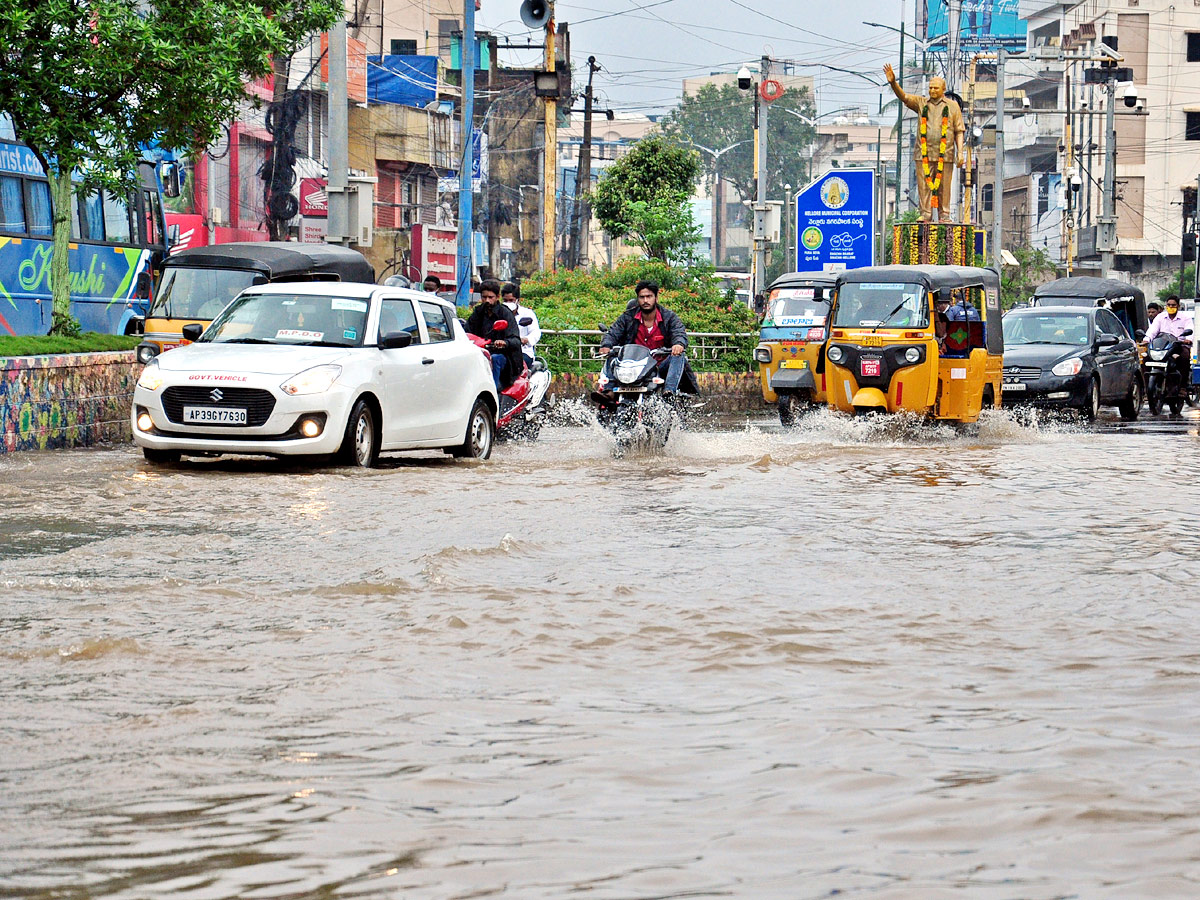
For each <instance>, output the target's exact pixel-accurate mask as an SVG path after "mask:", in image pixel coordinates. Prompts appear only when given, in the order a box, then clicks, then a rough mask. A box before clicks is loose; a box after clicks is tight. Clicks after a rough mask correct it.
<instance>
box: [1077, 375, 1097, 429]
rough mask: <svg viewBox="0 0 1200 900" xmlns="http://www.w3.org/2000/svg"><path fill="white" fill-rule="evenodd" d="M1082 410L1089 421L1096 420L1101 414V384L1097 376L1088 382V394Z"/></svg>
mask: <svg viewBox="0 0 1200 900" xmlns="http://www.w3.org/2000/svg"><path fill="white" fill-rule="evenodd" d="M1081 412H1082V413H1083V417H1084V418H1085V419H1087V420H1088V421H1089V422H1095V421H1096V417H1097V416H1099V415H1100V385H1099V384H1097V383H1096V379H1095V378H1093V379H1092V380H1091V381H1089V382H1088V395H1087V399H1086V400H1085V401H1084V406H1083V409H1082V410H1081Z"/></svg>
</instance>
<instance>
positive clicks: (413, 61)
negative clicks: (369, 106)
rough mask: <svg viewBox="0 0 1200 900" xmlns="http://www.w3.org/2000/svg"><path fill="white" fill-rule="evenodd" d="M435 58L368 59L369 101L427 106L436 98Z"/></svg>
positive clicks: (377, 57)
mask: <svg viewBox="0 0 1200 900" xmlns="http://www.w3.org/2000/svg"><path fill="white" fill-rule="evenodd" d="M437 64H438V58H437V57H436V56H368V57H367V101H368V102H370V103H397V104H399V105H401V106H416V107H424V106H425V104H427V103H429V102H431V101H433V100H436V99H437Z"/></svg>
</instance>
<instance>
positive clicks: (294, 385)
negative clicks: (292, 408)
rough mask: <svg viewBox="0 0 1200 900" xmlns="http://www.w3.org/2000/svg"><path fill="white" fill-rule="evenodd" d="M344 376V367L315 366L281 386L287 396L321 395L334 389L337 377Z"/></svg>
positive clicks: (330, 365)
mask: <svg viewBox="0 0 1200 900" xmlns="http://www.w3.org/2000/svg"><path fill="white" fill-rule="evenodd" d="M341 374H342V367H341V366H335V365H333V364H327V365H324V366H313V367H312V368H311V369H305V370H304V371H303V372H300V373H299V374H297V375H293V376H292V377H291V378H289V379H288V380H287V381H285V382H284V383H283V384H281V385H280V386H279V389H280V390H281V391H283V392H284V393H285V394H290V395H291V396H293V397H294V396H296V395H297V394H320V393H323V392H324V391H327V390H329V389H330V388H331V387H333V383H334V382H335V381H337V377H338V376H339V375H341Z"/></svg>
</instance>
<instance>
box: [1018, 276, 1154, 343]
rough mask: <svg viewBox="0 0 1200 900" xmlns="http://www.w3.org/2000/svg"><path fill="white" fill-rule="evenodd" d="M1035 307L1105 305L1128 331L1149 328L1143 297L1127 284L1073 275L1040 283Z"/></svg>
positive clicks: (1035, 296) (1139, 291)
mask: <svg viewBox="0 0 1200 900" xmlns="http://www.w3.org/2000/svg"><path fill="white" fill-rule="evenodd" d="M1033 304H1034V306H1107V307H1108V308H1109V309H1111V310H1112V311H1113V312H1114V313H1116V315H1117V318H1119V319H1120V320H1121V322H1122V323H1123V324H1124V325H1125V327H1126V328H1128V329H1129V333H1130V334H1131V335H1133V334H1134V332H1136V331H1139V330H1140V331H1146V330H1148V329H1149V328H1150V322H1149V317H1148V316H1147V315H1146V295H1145V294H1144V293H1142V290H1141V289H1140V288H1136V287H1134V286H1133V285H1132V284H1130V283H1129V282H1128V281H1118V280H1117V279H1115V278H1094V277H1092V276H1091V275H1073V276H1072V277H1070V278H1059V279H1058V280H1057V281H1051V282H1048V283H1047V284H1043V285H1041V286H1040V287H1038V288H1037V290H1035V291H1034V292H1033Z"/></svg>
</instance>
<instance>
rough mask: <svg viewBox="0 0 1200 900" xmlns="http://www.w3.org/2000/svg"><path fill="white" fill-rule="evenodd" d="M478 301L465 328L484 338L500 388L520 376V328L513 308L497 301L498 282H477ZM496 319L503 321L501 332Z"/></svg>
mask: <svg viewBox="0 0 1200 900" xmlns="http://www.w3.org/2000/svg"><path fill="white" fill-rule="evenodd" d="M479 298H480V299H479V304H478V305H477V306H476V307H475V309H474V310H473V311H472V312H471V315H470V317H469V318H468V319H467V325H466V329H467V331H468V332H469V333H470V334H474V335H476V336H478V337H481V338H483V339H484V341H485V342H486V344H487V349H488V350H490V351H491V354H492V377H493V378H494V379H495V381H496V390H498V391H502V390H504V389H505V388H507V387H508V386H509V385H511V384H512V383H513V382H514V381H516V380H517V378H519V377H520V375H521V369H522V366H523V364H524V360H523V359H522V357H521V330H520V328H519V327H518V326H517V320H516V317H514V316H513V314H512V310H510V309H509V308H508V307H507V306H505V305H504V304H503V303H501V302H500V282H499V281H496V280H495V279H492V278H489V279H488V280H487V281H485V282H483V284H481V285H479ZM497 321H502V322H504V323H505V324H506V326H507V327H506V328H505V329H504V331H503V332H500V331H497V330H496V329H495V324H494V323H496V322H497Z"/></svg>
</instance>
